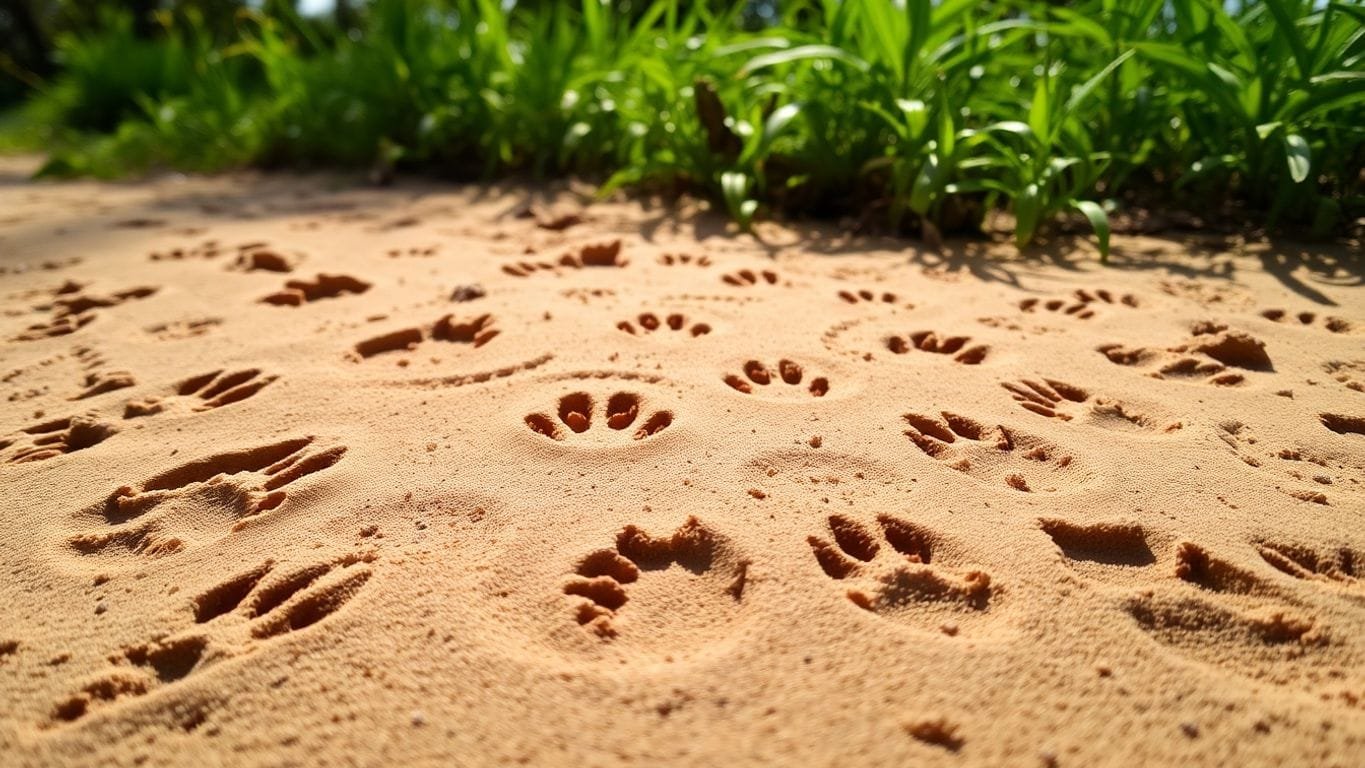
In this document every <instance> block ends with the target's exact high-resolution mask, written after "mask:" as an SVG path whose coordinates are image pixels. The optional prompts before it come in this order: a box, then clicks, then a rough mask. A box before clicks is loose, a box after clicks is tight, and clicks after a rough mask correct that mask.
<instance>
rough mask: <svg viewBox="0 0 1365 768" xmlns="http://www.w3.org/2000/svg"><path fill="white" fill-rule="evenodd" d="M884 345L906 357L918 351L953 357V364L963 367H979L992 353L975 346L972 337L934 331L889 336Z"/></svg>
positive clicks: (977, 345) (983, 347) (984, 347)
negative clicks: (948, 334)
mask: <svg viewBox="0 0 1365 768" xmlns="http://www.w3.org/2000/svg"><path fill="white" fill-rule="evenodd" d="M884 343H885V345H886V348H887V349H888V350H890V351H891V352H892V353H893V354H897V355H904V354H906V353H908V352H910V351H911V350H918V351H920V352H929V353H932V354H936V355H951V356H952V359H953V362H955V363H961V364H963V365H979V364H980V363H981V362H983V361H984V360H985V359H986V355H987V354H988V353H989V352H990V348H989V347H987V346H986V345H984V344H975V345H973V344H972V338H971V337H970V336H941V335H939V334H937V333H935V332H933V331H916V332H915V333H912V334H910V335H909V336H888V337H887V338H886V340H885V342H884Z"/></svg>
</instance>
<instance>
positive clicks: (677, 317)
mask: <svg viewBox="0 0 1365 768" xmlns="http://www.w3.org/2000/svg"><path fill="white" fill-rule="evenodd" d="M636 324H638V325H639V330H638V331H637V330H636ZM616 327H617V328H618V329H620V330H622V331H625V332H626V333H629V334H630V335H631V336H636V335H639V334H650V333H654V332H655V331H657V330H660V329H668V330H670V331H684V330H685V331H687V333H688V334H689V335H691V336H693V337H696V336H705V335H706V334H708V333H710V332H711V326H710V325H707V324H706V323H691V322H690V321H689V320H688V319H687V317H686V316H685V315H681V314H678V313H677V312H674V313H672V314H669V315H666V316H665V317H664V318H663V320H660V319H659V316H658V315H656V314H654V313H653V312H643V313H641V314H640V315H638V316H637V317H636V318H635V323H631V322H630V321H629V320H622V321H621V322H619V323H617V324H616Z"/></svg>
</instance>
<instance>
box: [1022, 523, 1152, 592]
mask: <svg viewBox="0 0 1365 768" xmlns="http://www.w3.org/2000/svg"><path fill="white" fill-rule="evenodd" d="M1038 523H1039V527H1041V528H1042V529H1043V532H1044V533H1046V534H1047V535H1048V537H1049V538H1051V539H1052V543H1053V544H1056V545H1057V548H1058V549H1060V550H1061V552H1062V559H1063V562H1064V563H1065V564H1066V565H1067V567H1068V568H1070V569H1071V570H1073V571H1075V572H1076V573H1078V574H1080V575H1082V576H1085V577H1088V578H1091V579H1095V580H1097V581H1104V582H1116V581H1117V582H1122V581H1129V580H1131V579H1133V577H1134V576H1135V575H1138V574H1141V573H1142V572H1143V570H1144V569H1146V568H1148V567H1149V566H1152V565H1154V564H1155V563H1156V561H1157V558H1156V553H1155V552H1153V551H1152V542H1151V541H1150V538H1151V537H1150V535H1149V534H1148V533H1147V531H1146V530H1144V529H1143V527H1142V526H1140V525H1137V524H1135V523H1127V522H1106V523H1096V524H1094V525H1080V524H1077V523H1071V522H1068V521H1066V520H1053V519H1044V520H1039V521H1038Z"/></svg>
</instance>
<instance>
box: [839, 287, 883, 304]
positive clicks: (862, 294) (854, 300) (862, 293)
mask: <svg viewBox="0 0 1365 768" xmlns="http://www.w3.org/2000/svg"><path fill="white" fill-rule="evenodd" d="M839 298H841V299H843V300H844V301H846V302H848V303H849V304H875V303H877V302H881V303H882V304H895V303H896V294H894V293H889V292H886V291H883V292H881V293H880V294H878V293H874V292H873V291H869V290H866V289H863V290H858V291H839Z"/></svg>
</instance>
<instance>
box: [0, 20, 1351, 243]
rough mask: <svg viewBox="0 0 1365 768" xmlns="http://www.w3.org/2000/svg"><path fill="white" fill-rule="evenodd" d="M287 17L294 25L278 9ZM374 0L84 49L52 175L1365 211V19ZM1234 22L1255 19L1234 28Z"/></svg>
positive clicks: (877, 202)
mask: <svg viewBox="0 0 1365 768" xmlns="http://www.w3.org/2000/svg"><path fill="white" fill-rule="evenodd" d="M283 5H284V4H272V7H278V6H283ZM635 5H636V8H637V10H636V12H634V13H632V14H630V15H629V16H624V15H620V14H617V13H613V12H611V11H610V10H609V9H608V7H607V6H604V5H603V4H602V3H600V2H598V0H582V1H581V2H553V1H550V2H540V3H535V4H533V7H534V10H530V9H526V10H520V9H515V8H514V9H513V10H511V11H507V10H504V8H503V4H502V3H501V2H498V0H445V2H438V1H437V0H376V1H375V2H374V3H372V4H371V5H370V6H369V7H368V8H367V9H366V11H365V12H364V15H363V22H362V31H361V33H360V34H356V35H351V36H347V35H343V34H340V33H339V32H338V31H337V30H335V29H331V28H329V27H328V26H327V25H326V24H320V23H318V22H316V21H315V20H304V19H300V18H297V17H294V16H290V15H284V16H275V17H270V16H263V15H260V14H258V13H257V14H249V15H246V16H243V17H242V18H240V19H239V23H238V26H237V34H236V36H235V38H234V39H230V40H227V41H226V42H219V43H214V42H211V36H210V35H208V34H207V33H206V32H205V31H204V29H205V24H204V23H203V22H202V20H200V19H198V18H196V17H194V16H193V15H183V14H182V15H180V16H177V17H174V18H171V17H165V18H164V19H163V21H164V23H165V26H166V34H165V35H164V36H162V37H160V38H158V39H157V40H156V41H153V42H148V41H145V40H138V39H135V38H134V37H133V36H132V35H131V33H130V31H129V29H130V28H129V26H128V25H127V23H126V21H122V22H120V21H116V20H113V19H111V22H110V23H109V24H107V25H105V31H104V32H102V33H101V34H100V35H98V36H94V37H85V38H66V39H63V40H61V41H60V50H61V51H62V54H63V64H64V69H63V73H62V74H61V75H60V76H59V77H58V78H57V79H56V80H54V81H53V82H51V83H49V84H47V85H46V86H45V87H44V89H43V90H42V91H41V92H39V93H38V94H37V95H36V96H35V97H34V98H33V99H32V101H31V103H30V104H29V105H28V106H27V107H26V111H25V115H26V118H27V119H26V120H25V121H24V124H25V125H26V126H27V130H30V131H35V132H36V131H42V132H46V135H51V136H56V137H61V139H62V141H61V142H59V144H58V146H64V147H65V149H62V150H60V151H58V152H56V153H55V154H54V155H53V157H52V159H51V161H50V162H49V164H48V166H47V168H46V172H48V173H53V174H93V175H98V176H110V175H118V174H124V173H128V172H135V171H138V170H141V169H144V168H148V167H153V166H173V167H178V168H187V169H192V170H215V169H221V168H227V167H233V166H240V165H248V164H254V165H265V166H279V165H287V166H354V167H367V166H372V165H374V164H377V163H380V164H385V165H388V164H396V165H397V166H398V167H399V168H408V169H413V170H417V171H423V172H434V173H439V174H442V175H450V176H454V177H461V178H470V177H483V178H487V177H491V176H495V175H500V174H510V173H526V172H530V173H535V174H544V175H553V174H564V173H579V174H585V175H589V176H595V177H597V178H600V179H603V180H605V183H604V185H603V189H604V190H606V191H610V190H612V189H617V188H620V187H642V186H643V187H651V188H666V189H687V190H691V191H695V192H699V193H702V194H706V195H708V196H710V197H712V198H713V199H715V200H717V201H718V202H719V203H721V204H723V205H724V206H725V208H726V209H727V210H728V211H729V212H730V215H731V216H732V217H733V218H734V219H735V220H736V221H737V222H738V223H739V224H740V225H741V226H742V227H748V226H749V224H750V222H751V221H752V220H753V219H754V218H755V217H761V216H763V215H766V213H768V212H771V211H774V210H781V211H783V212H785V213H787V214H791V215H830V214H847V213H852V212H857V213H866V212H868V211H873V212H875V215H877V216H880V217H884V220H885V222H886V224H887V225H888V226H891V227H895V228H899V229H904V230H910V231H914V230H916V229H918V230H921V231H925V232H926V233H929V234H937V233H941V232H960V231H964V230H971V229H973V228H975V227H978V226H979V225H980V222H981V220H982V217H983V215H984V214H985V213H986V212H987V211H989V210H991V209H993V208H997V207H1004V208H1007V209H1009V210H1010V211H1011V212H1012V213H1013V214H1014V220H1015V221H1016V228H1015V239H1016V241H1017V243H1018V244H1019V246H1020V247H1025V246H1027V245H1028V244H1029V243H1030V242H1031V241H1033V239H1034V238H1035V236H1036V235H1037V234H1038V233H1039V232H1040V230H1042V229H1044V228H1046V227H1047V226H1049V225H1050V223H1051V222H1053V221H1055V220H1056V218H1057V217H1058V216H1059V215H1075V216H1076V217H1077V220H1078V221H1088V222H1090V224H1091V226H1092V227H1093V229H1094V231H1095V233H1096V235H1097V239H1098V242H1099V245H1100V250H1101V252H1102V253H1103V254H1106V255H1107V251H1108V233H1109V226H1108V217H1107V212H1109V211H1112V210H1113V209H1114V208H1115V207H1116V206H1121V205H1122V204H1123V203H1124V201H1125V200H1126V199H1129V198H1130V197H1133V196H1139V197H1142V198H1144V199H1148V200H1151V199H1157V200H1161V201H1163V203H1164V204H1166V205H1169V206H1175V207H1180V206H1182V205H1183V206H1185V207H1189V208H1191V209H1195V210H1199V211H1207V210H1210V209H1216V208H1218V207H1219V206H1222V205H1226V204H1232V203H1236V204H1238V205H1240V206H1243V207H1246V206H1249V207H1250V208H1251V209H1253V210H1256V211H1261V212H1263V213H1264V220H1265V221H1266V223H1267V224H1268V225H1269V226H1270V227H1281V228H1287V227H1293V228H1296V229H1298V230H1300V231H1311V232H1314V233H1316V234H1320V235H1321V234H1330V233H1331V232H1333V231H1336V230H1339V229H1340V228H1341V227H1343V226H1344V225H1345V224H1346V223H1348V222H1350V221H1351V220H1353V219H1354V218H1355V217H1357V216H1360V215H1362V213H1365V199H1363V196H1365V190H1363V189H1362V174H1361V167H1362V161H1363V160H1365V141H1363V139H1365V59H1363V58H1362V57H1365V11H1362V9H1361V8H1360V6H1359V5H1357V4H1355V3H1354V2H1340V1H1339V0H1333V1H1332V2H1315V1H1314V0H1301V1H1295V0H1265V1H1264V2H1246V3H1230V4H1225V3H1223V2H1222V1H1221V0H1080V1H1078V2H1073V3H1070V4H1067V5H1064V6H1063V5H1058V4H1053V3H1048V2H1040V1H1035V0H1015V1H1013V2H978V1H977V0H938V1H937V2H928V0H906V1H905V2H903V3H899V4H897V3H893V2H890V1H889V0H858V1H857V2H852V1H850V2H801V1H799V0H797V1H793V2H783V3H780V4H779V6H780V9H781V13H780V16H779V18H777V19H775V20H774V23H773V24H771V25H770V26H767V27H763V28H759V29H746V24H745V23H744V20H743V18H742V13H741V9H742V5H743V4H735V6H734V7H733V8H723V9H722V10H714V9H715V8H716V7H718V6H724V4H717V3H711V4H708V3H680V2H677V0H657V1H656V2H651V3H645V4H644V6H645V7H644V9H643V10H642V11H641V10H639V6H640V5H641V4H640V3H638V2H637V3H636V4H635ZM1229 8H1232V10H1229Z"/></svg>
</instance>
